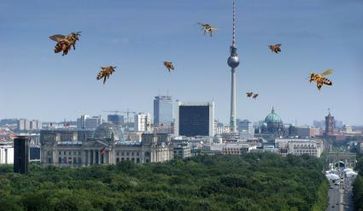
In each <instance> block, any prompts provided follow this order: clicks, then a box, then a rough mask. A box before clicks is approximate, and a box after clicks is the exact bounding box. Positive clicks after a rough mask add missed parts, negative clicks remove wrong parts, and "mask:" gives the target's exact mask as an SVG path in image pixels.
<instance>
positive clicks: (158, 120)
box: [154, 96, 174, 126]
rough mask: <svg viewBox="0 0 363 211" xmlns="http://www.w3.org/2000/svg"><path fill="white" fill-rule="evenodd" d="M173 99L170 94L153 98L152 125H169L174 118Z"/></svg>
mask: <svg viewBox="0 0 363 211" xmlns="http://www.w3.org/2000/svg"><path fill="white" fill-rule="evenodd" d="M173 114H174V111H173V101H172V98H171V96H156V97H155V98H154V125H155V126H160V125H171V124H172V122H173V119H174V115H173Z"/></svg>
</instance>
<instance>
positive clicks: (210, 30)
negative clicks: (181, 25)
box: [198, 23, 217, 37]
mask: <svg viewBox="0 0 363 211" xmlns="http://www.w3.org/2000/svg"><path fill="white" fill-rule="evenodd" d="M198 24H199V25H200V27H201V30H202V31H203V33H204V35H205V34H207V33H209V36H211V37H212V36H213V32H215V31H216V30H217V28H215V27H214V26H212V25H211V24H208V23H198Z"/></svg>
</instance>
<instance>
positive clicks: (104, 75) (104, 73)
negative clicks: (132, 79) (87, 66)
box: [97, 66, 116, 84]
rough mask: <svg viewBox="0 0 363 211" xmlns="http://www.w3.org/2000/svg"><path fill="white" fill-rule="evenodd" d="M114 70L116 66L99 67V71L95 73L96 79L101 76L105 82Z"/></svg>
mask: <svg viewBox="0 0 363 211" xmlns="http://www.w3.org/2000/svg"><path fill="white" fill-rule="evenodd" d="M115 71H116V66H107V67H101V71H100V72H99V73H98V74H97V80H100V79H102V78H103V84H105V83H106V80H107V79H108V78H109V77H110V75H112V73H113V72H115Z"/></svg>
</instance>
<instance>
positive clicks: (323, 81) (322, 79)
mask: <svg viewBox="0 0 363 211" xmlns="http://www.w3.org/2000/svg"><path fill="white" fill-rule="evenodd" d="M332 73H333V70H332V69H327V70H326V71H324V72H323V73H320V74H318V73H311V74H310V80H309V82H310V83H311V82H312V81H315V82H316V86H317V87H318V90H320V89H321V87H322V86H323V85H328V86H332V85H333V82H332V81H331V80H329V79H327V78H326V76H328V75H331V74H332Z"/></svg>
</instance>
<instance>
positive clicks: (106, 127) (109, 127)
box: [94, 123, 121, 141]
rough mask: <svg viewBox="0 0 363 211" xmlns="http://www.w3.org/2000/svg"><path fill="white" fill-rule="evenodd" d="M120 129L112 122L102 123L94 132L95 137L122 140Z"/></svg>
mask: <svg viewBox="0 0 363 211" xmlns="http://www.w3.org/2000/svg"><path fill="white" fill-rule="evenodd" d="M120 135H121V133H120V131H119V130H118V128H117V127H116V126H115V125H114V124H111V123H102V124H101V125H99V126H98V127H97V128H96V130H95V133H94V138H95V139H113V140H115V141H118V140H120Z"/></svg>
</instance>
